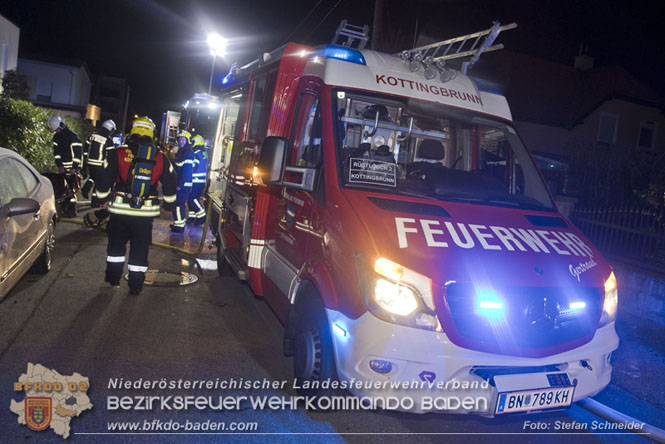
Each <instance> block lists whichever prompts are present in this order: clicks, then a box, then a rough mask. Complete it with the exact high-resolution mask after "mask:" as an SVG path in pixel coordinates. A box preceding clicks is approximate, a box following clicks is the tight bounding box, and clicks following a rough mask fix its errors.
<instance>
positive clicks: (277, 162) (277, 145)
mask: <svg viewBox="0 0 665 444" xmlns="http://www.w3.org/2000/svg"><path fill="white" fill-rule="evenodd" d="M288 146H289V141H288V140H287V139H285V138H284V137H276V136H269V137H266V139H265V140H264V141H263V145H261V154H259V164H258V167H259V172H260V174H261V178H262V179H263V183H265V184H268V185H271V184H279V183H281V182H282V179H283V178H284V166H285V164H286V150H287V147H288Z"/></svg>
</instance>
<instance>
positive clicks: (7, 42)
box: [0, 15, 21, 91]
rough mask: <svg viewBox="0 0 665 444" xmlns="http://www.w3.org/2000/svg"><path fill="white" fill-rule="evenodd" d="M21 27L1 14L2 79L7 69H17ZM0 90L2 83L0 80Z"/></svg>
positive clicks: (0, 64) (0, 65) (0, 57)
mask: <svg viewBox="0 0 665 444" xmlns="http://www.w3.org/2000/svg"><path fill="white" fill-rule="evenodd" d="M20 31H21V30H20V29H19V27H18V26H16V25H14V24H13V23H12V22H10V21H9V20H7V19H6V18H4V17H3V16H1V15H0V79H2V77H3V76H4V73H5V71H10V70H12V69H16V66H17V61H18V40H19V36H20ZM0 91H2V83H1V82H0Z"/></svg>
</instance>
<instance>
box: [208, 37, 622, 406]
mask: <svg viewBox="0 0 665 444" xmlns="http://www.w3.org/2000/svg"><path fill="white" fill-rule="evenodd" d="M508 26H511V25H508ZM512 27H514V25H512ZM505 28H506V27H501V26H500V25H498V24H496V25H495V26H494V27H493V28H491V29H489V30H487V31H483V32H480V33H476V34H472V35H471V36H465V37H464V38H460V39H452V40H448V41H445V42H441V43H439V44H435V45H430V46H428V47H421V48H417V49H415V50H410V51H405V52H404V53H402V54H400V55H389V54H383V53H380V52H375V51H370V50H366V49H364V48H363V46H364V45H363V44H362V43H363V41H365V40H366V33H364V32H362V31H358V30H357V29H354V28H352V27H350V26H348V25H347V26H344V25H343V26H342V27H340V30H338V34H339V35H341V36H342V37H344V36H346V37H347V41H346V43H347V44H348V43H349V42H350V44H349V45H347V46H339V45H326V46H320V47H308V46H304V45H299V44H295V43H289V44H287V45H286V46H285V47H283V48H280V49H279V50H277V51H274V52H272V53H266V54H264V55H262V56H261V57H260V58H259V59H258V60H256V61H254V62H252V63H250V64H249V65H246V66H244V67H241V68H238V69H235V70H234V71H233V72H232V73H231V74H230V75H229V76H228V77H227V78H226V79H225V85H224V88H223V91H222V93H221V95H220V100H221V104H222V110H221V114H220V119H219V125H218V132H217V136H216V140H215V143H214V151H213V155H212V165H211V171H210V174H209V176H210V183H209V197H210V198H211V199H212V201H213V202H212V206H213V208H214V217H212V218H211V220H212V222H211V223H212V229H213V232H214V233H215V234H216V239H217V245H218V267H219V270H220V272H223V271H225V270H230V269H232V270H233V271H234V272H235V274H236V275H237V276H238V277H239V278H240V279H242V280H246V281H247V282H248V284H249V285H250V287H251V289H252V290H253V292H254V293H255V294H256V295H259V296H262V297H263V298H265V300H266V301H267V302H268V304H269V305H270V306H271V307H272V308H273V310H274V311H275V312H276V314H277V315H278V317H279V318H280V320H281V321H282V322H283V323H284V325H285V333H284V352H285V353H286V354H287V355H293V357H294V374H295V377H296V381H299V384H301V385H302V386H303V387H310V388H317V387H319V388H321V387H328V385H327V383H325V382H326V381H328V380H332V381H338V382H337V383H336V384H338V385H336V387H342V388H345V389H347V390H348V391H350V392H351V393H352V394H354V395H357V396H360V397H365V396H367V397H379V396H383V397H385V396H391V397H397V398H399V399H406V398H410V399H412V400H415V402H414V403H413V404H408V403H404V404H400V408H402V409H404V410H409V411H413V412H425V411H449V412H455V413H478V414H482V415H486V416H494V415H502V414H506V413H516V412H531V411H542V410H548V409H561V408H565V407H568V406H570V404H571V403H572V402H575V401H578V400H580V399H582V398H585V397H588V396H592V395H594V394H596V393H598V392H599V391H600V390H602V389H603V388H604V387H605V386H607V384H608V383H609V381H610V377H611V373H612V366H611V363H610V359H611V356H612V352H613V351H614V350H615V349H616V348H617V346H618V337H617V334H616V331H615V327H614V324H615V318H616V310H617V282H616V279H615V276H614V273H613V271H612V268H611V266H610V265H609V264H608V262H607V261H606V260H605V259H604V258H603V256H602V255H601V254H600V252H599V251H598V250H597V249H596V248H595V247H594V246H593V245H592V244H591V243H590V242H589V240H588V239H586V238H585V236H584V235H583V234H582V233H581V232H580V231H579V230H578V229H577V228H576V227H575V226H574V225H573V224H571V222H570V221H568V220H567V219H566V218H565V217H563V216H562V215H561V214H560V213H559V212H558V211H557V208H556V206H555V203H554V201H553V198H552V196H551V194H550V192H549V191H548V188H547V186H546V185H545V184H544V181H543V178H542V176H541V174H540V173H539V171H538V169H537V168H536V166H535V164H534V160H533V158H532V156H531V155H530V153H529V151H528V150H527V148H526V147H525V146H524V144H523V143H522V140H521V139H520V137H519V135H518V133H517V132H516V130H515V128H514V126H513V122H512V117H511V112H510V109H509V107H508V103H507V101H506V99H505V97H503V96H502V95H501V94H500V93H498V92H497V91H494V90H492V89H491V88H488V87H487V83H486V82H481V81H477V80H474V79H472V78H471V77H469V76H468V75H466V73H467V71H468V68H469V67H470V66H471V65H472V64H473V63H474V62H475V60H477V58H478V56H479V55H480V53H481V52H483V51H489V50H493V49H497V46H499V45H493V41H494V38H496V35H497V34H498V32H499V31H500V30H501V29H505ZM469 37H471V38H469ZM474 39H475V41H476V44H474V46H473V47H472V48H471V49H470V50H468V51H467V50H466V49H464V48H460V46H461V45H459V43H460V42H462V43H464V42H466V41H472V40H474ZM463 41H464V42H463ZM358 42H360V45H358V44H357V43H358ZM453 44H458V46H455V47H454V49H452V50H451V49H450V47H452V46H453ZM467 47H468V46H467ZM455 48H456V49H455ZM432 50H434V51H433V52H434V55H431V54H432ZM441 54H443V55H441ZM455 57H458V58H463V57H466V59H464V60H465V62H464V64H463V65H462V68H461V70H456V69H452V68H450V67H449V66H448V65H447V64H446V62H447V61H448V60H449V59H450V58H455ZM400 382H403V383H405V385H404V386H400V385H399V384H395V383H400ZM413 382H416V384H412V383H413ZM419 382H420V383H421V384H418V383H419ZM449 383H454V384H452V385H448V384H449ZM409 384H411V385H409ZM407 385H408V387H409V389H408V390H407V389H404V388H403V387H406V386H407ZM455 386H456V387H464V388H465V390H463V391H461V392H458V394H459V396H472V397H473V396H475V397H476V398H483V399H485V403H480V402H479V403H472V404H465V405H462V406H457V407H454V408H452V409H451V408H447V407H446V406H445V405H442V404H441V403H439V404H435V403H432V402H430V403H427V402H424V401H425V400H426V399H431V397H442V396H443V397H445V396H450V395H451V394H454V393H455V392H453V391H451V387H453V388H454V387H455ZM428 397H430V398H428Z"/></svg>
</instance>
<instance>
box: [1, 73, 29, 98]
mask: <svg viewBox="0 0 665 444" xmlns="http://www.w3.org/2000/svg"><path fill="white" fill-rule="evenodd" d="M2 95H3V96H5V97H9V98H10V99H18V100H28V99H29V98H30V86H28V79H27V78H26V77H25V76H24V75H23V74H21V73H20V72H18V71H17V70H15V69H10V70H9V71H7V72H5V75H4V77H3V78H2Z"/></svg>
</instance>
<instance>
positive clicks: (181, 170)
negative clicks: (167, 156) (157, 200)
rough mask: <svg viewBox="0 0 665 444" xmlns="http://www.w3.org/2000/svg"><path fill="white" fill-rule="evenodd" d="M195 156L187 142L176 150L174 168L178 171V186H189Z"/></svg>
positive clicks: (190, 184)
mask: <svg viewBox="0 0 665 444" xmlns="http://www.w3.org/2000/svg"><path fill="white" fill-rule="evenodd" d="M194 163H195V157H194V152H193V151H192V148H191V146H190V145H189V144H187V145H185V146H184V147H183V148H180V149H179V150H178V154H177V155H176V158H175V168H176V171H177V172H178V188H191V186H192V173H193V171H194Z"/></svg>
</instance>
